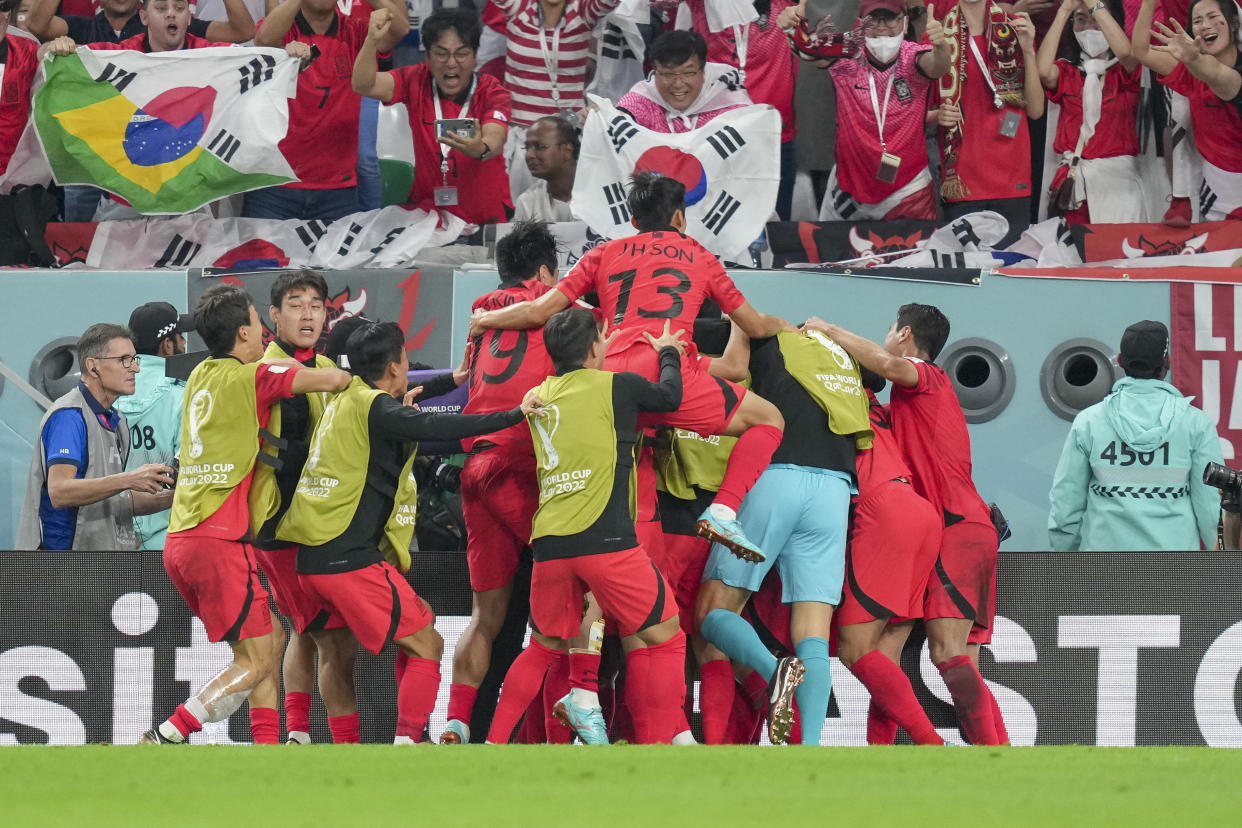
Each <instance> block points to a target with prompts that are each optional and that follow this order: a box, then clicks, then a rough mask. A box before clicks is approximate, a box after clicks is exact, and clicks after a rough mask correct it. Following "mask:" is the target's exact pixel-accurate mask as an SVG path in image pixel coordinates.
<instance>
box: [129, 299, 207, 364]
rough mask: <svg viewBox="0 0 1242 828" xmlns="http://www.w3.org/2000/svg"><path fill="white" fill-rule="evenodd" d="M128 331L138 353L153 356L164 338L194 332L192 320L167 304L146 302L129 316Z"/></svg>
mask: <svg viewBox="0 0 1242 828" xmlns="http://www.w3.org/2000/svg"><path fill="white" fill-rule="evenodd" d="M129 330H130V333H132V334H133V335H134V349H135V350H136V351H138V353H140V354H154V353H155V351H156V349H158V348H159V347H160V342H161V341H162V340H163V339H164V337H166V336H171V335H172V334H175V333H185V332H186V331H192V330H194V319H193V318H192V317H191V316H190V315H189V314H184V313H178V312H177V309H176V308H174V307H173V306H172V305H170V304H168V303H167V302H147V303H146V304H145V305H143V306H142V307H140V308H135V309H134V312H133V313H131V314H130V315H129Z"/></svg>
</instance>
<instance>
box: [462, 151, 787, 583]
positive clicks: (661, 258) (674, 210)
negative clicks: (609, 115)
mask: <svg viewBox="0 0 1242 828" xmlns="http://www.w3.org/2000/svg"><path fill="white" fill-rule="evenodd" d="M685 199H686V188H685V187H684V186H683V185H682V184H681V183H680V182H678V181H677V180H676V179H673V178H668V177H666V176H663V175H660V174H659V173H655V172H641V173H637V174H635V175H634V177H633V179H632V181H631V186H630V191H629V194H628V196H627V204H628V206H629V210H630V215H631V216H632V217H633V218H632V219H631V222H632V223H633V225H634V226H635V227H636V228H638V231H639V232H638V234H637V235H634V236H629V237H628V238H622V239H615V240H613V241H610V242H607V243H606V244H602V245H600V246H599V247H596V248H594V249H593V250H591V251H589V252H588V253H587V254H586V255H585V256H583V257H582V258H581V259H579V260H578V263H577V264H576V265H575V266H574V269H573V270H572V271H570V273H569V275H568V276H566V277H565V278H564V279H563V280H561V282H560V283H559V284H557V286H556V290H553V291H549V292H548V293H546V294H544V295H543V296H541V297H540V298H539V299H537V300H535V301H533V302H522V303H520V304H517V305H512V306H510V307H508V308H504V309H503V310H495V311H487V312H484V313H481V314H476V315H475V316H474V317H473V318H472V319H471V321H470V332H471V334H472V335H476V334H479V333H482V332H483V331H486V330H488V329H490V328H514V329H523V328H534V327H540V326H542V325H543V323H544V322H546V321H547V320H548V319H549V318H551V317H552V315H553V314H555V313H558V312H559V311H561V310H564V309H565V308H567V307H569V306H570V304H571V303H573V302H574V301H576V300H578V299H580V298H581V297H583V296H585V295H586V294H588V293H591V292H594V293H596V294H597V295H598V296H599V300H600V307H601V309H602V310H603V311H604V316H605V318H606V319H607V320H609V328H610V329H611V331H612V333H611V334H610V337H611V338H610V339H609V344H608V355H607V359H606V361H605V368H606V370H609V371H617V372H621V371H632V372H634V373H636V374H639V375H641V376H643V377H646V378H647V380H648V381H656V380H658V378H659V363H658V355H657V354H656V353H655V352H654V351H652V349H651V347H650V345H649V344H648V343H647V341H646V339H645V337H644V334H650V335H651V336H656V337H658V336H660V335H661V334H662V333H663V331H664V326H665V325H666V324H670V325H671V326H672V330H673V331H683V332H686V331H692V330H693V328H694V320H695V317H697V316H698V313H699V308H701V307H702V306H703V303H704V302H706V301H707V300H709V299H710V300H711V301H713V302H715V303H716V304H717V305H718V306H719V307H720V309H721V310H722V311H724V313H726V314H727V315H728V316H729V317H730V318H731V319H732V320H733V321H734V322H736V323H737V324H738V325H739V326H740V327H741V328H742V330H743V332H745V333H746V334H747V335H748V336H751V337H755V338H761V337H765V336H772V335H774V334H775V333H776V332H777V331H780V330H792V327H791V326H790V325H789V323H788V322H786V321H785V320H783V319H780V318H779V317H775V316H769V315H768V314H765V313H761V312H760V311H757V310H755V308H754V307H753V306H752V305H751V304H750V303H749V302H747V301H746V297H745V296H743V295H742V293H741V291H739V290H738V289H737V287H736V286H735V285H734V284H733V280H732V279H730V278H729V275H728V274H727V273H726V272H725V269H724V267H723V266H722V265H721V264H720V260H719V259H717V258H716V257H715V256H714V255H713V254H712V253H710V252H709V251H708V250H707V248H705V247H703V246H702V245H701V244H699V243H698V242H696V241H695V240H694V239H692V238H690V237H688V236H686V235H684V233H685V229H686V212H685V210H686V200H685ZM707 362H708V360H702V359H700V358H699V356H698V351H697V350H696V349H695V347H694V345H693V343H691V344H690V346H689V349H688V351H687V358H686V359H685V360H683V362H682V388H683V392H682V403H681V407H680V408H678V409H677V410H676V411H674V412H672V413H669V414H660V415H653V416H652V417H650V418H647V417H642V418H640V420H639V424H640V425H641V426H652V425H658V424H664V425H670V426H675V427H678V428H685V429H689V430H691V431H697V432H698V433H700V434H703V435H712V434H725V435H728V436H730V437H738V438H739V439H738V441H737V445H736V446H734V448H733V452H732V453H731V454H730V455H729V464H728V467H727V469H726V471H725V476H724V481H723V482H722V483H721V484H720V491H719V492H717V494H716V499H715V501H714V502H713V503H712V505H711V506H709V507H708V509H707V511H705V512H704V513H703V515H702V516H701V517H700V518H699V525H698V529H699V532H700V533H701V534H703V535H704V537H707V538H709V539H711V540H712V541H714V542H716V543H720V544H722V545H724V546H727V547H729V548H730V549H731V550H733V552H734V553H735V554H737V555H739V556H740V557H743V558H747V559H749V560H762V552H761V551H760V550H759V549H758V548H757V547H755V545H754V544H753V543H751V542H750V541H749V540H747V539H746V536H745V533H743V532H742V531H741V527H740V526H739V525H738V524H737V520H736V517H737V512H736V510H737V507H738V506H739V505H741V502H742V498H743V497H745V496H746V492H748V491H750V488H751V487H752V486H753V485H755V481H756V480H758V479H759V475H761V474H762V473H763V470H764V469H765V468H767V465H768V461H769V460H770V459H771V457H772V452H774V451H775V450H776V447H777V446H778V445H779V444H780V442H781V436H782V434H783V429H784V425H785V423H784V420H782V419H781V415H780V412H779V411H778V410H777V409H776V406H774V405H772V404H771V403H770V402H768V401H767V400H765V399H763V398H762V397H760V396H758V395H757V394H751V393H749V392H747V390H746V389H745V388H743V387H741V386H740V385H737V384H735V383H732V382H729V381H728V380H723V379H720V378H718V377H712V376H711V375H710V374H709V373H708V371H707ZM649 477H650V479H651V480H652V482H654V475H651V476H649ZM641 478H642V476H641V475H640V479H641ZM647 496H650V497H654V492H651V493H647V494H644V493H642V492H640V493H639V497H640V499H642V498H644V497H647Z"/></svg>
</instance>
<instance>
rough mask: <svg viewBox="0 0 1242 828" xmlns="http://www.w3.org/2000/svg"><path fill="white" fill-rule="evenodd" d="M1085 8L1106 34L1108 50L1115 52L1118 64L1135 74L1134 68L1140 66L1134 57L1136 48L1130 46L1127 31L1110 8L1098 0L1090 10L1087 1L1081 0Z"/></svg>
mask: <svg viewBox="0 0 1242 828" xmlns="http://www.w3.org/2000/svg"><path fill="white" fill-rule="evenodd" d="M1081 2H1082V5H1083V8H1084V9H1086V10H1087V13H1088V14H1090V15H1091V19H1092V20H1094V21H1095V25H1097V26H1099V27H1100V31H1101V32H1103V33H1104V39H1105V40H1107V41H1108V48H1110V49H1112V50H1113V55H1114V56H1115V57H1116V58H1117V62H1118V63H1120V64H1121V68H1122V69H1125V70H1126V71H1127V72H1133V71H1134V67H1136V66H1138V65H1139V62H1138V58H1136V57H1135V56H1134V48H1133V47H1132V46H1131V45H1130V38H1128V37H1126V30H1125V29H1124V28H1122V26H1121V24H1120V23H1118V22H1117V19H1116V18H1115V17H1113V15H1112V13H1111V12H1109V10H1108V6H1106V5H1104V3H1103V2H1101V1H1100V0H1097V2H1095V3H1094V4H1092V5H1091V6H1090V8H1088V6H1087V0H1081Z"/></svg>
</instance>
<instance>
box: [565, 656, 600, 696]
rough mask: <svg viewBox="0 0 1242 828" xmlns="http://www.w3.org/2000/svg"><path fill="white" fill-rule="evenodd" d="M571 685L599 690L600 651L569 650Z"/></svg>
mask: <svg viewBox="0 0 1242 828" xmlns="http://www.w3.org/2000/svg"><path fill="white" fill-rule="evenodd" d="M567 663H568V667H569V673H568V678H569V686H570V687H580V688H582V689H583V690H594V691H595V692H596V693H598V692H599V653H597V652H593V651H591V650H570V651H569V660H568V662H567Z"/></svg>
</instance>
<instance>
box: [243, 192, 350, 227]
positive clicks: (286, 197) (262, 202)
mask: <svg viewBox="0 0 1242 828" xmlns="http://www.w3.org/2000/svg"><path fill="white" fill-rule="evenodd" d="M356 212H358V188H357V187H340V188H338V189H333V190H307V189H303V188H300V187H264V188H263V189H261V190H251V191H250V192H248V193H246V195H245V198H244V199H243V201H242V215H243V216H245V217H246V218H261V219H302V220H303V221H310V220H312V219H319V220H320V221H336V220H337V219H339V218H341V217H342V216H348V215H349V214H350V213H356Z"/></svg>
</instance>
